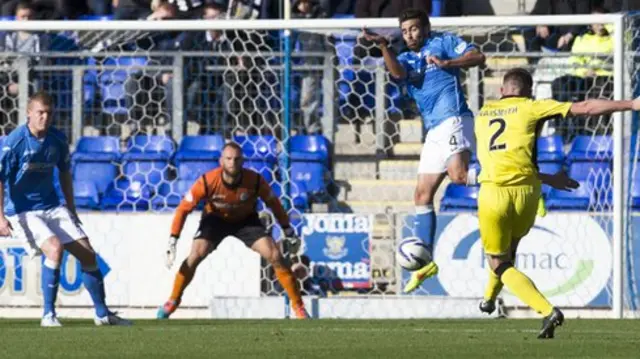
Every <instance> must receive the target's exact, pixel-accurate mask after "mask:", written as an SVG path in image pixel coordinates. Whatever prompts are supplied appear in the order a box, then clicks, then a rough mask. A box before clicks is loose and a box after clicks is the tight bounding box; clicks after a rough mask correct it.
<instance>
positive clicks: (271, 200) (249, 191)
mask: <svg viewBox="0 0 640 359" xmlns="http://www.w3.org/2000/svg"><path fill="white" fill-rule="evenodd" d="M258 198H260V199H262V200H263V201H264V202H265V204H266V205H267V206H268V207H269V208H270V209H271V210H272V211H273V213H274V215H275V216H276V218H277V219H278V223H280V225H281V226H283V227H288V226H289V217H288V216H287V213H286V212H285V210H284V208H283V207H282V204H281V203H280V200H279V199H278V198H277V197H276V196H275V195H274V194H273V192H272V190H271V187H269V184H268V183H267V181H266V180H265V179H264V178H263V177H262V176H261V175H260V174H258V173H256V172H254V171H252V170H248V169H244V168H243V169H242V173H241V178H240V181H239V183H237V184H235V185H229V184H227V183H225V182H224V181H223V180H222V168H217V169H215V170H212V171H209V172H207V173H206V174H204V175H202V176H201V177H200V178H198V179H197V180H196V182H195V183H194V184H193V186H192V187H191V190H189V192H187V194H186V195H185V196H184V198H183V199H182V201H181V202H180V205H179V206H178V208H177V209H176V213H175V216H174V217H173V223H172V224H171V235H172V236H176V237H179V236H180V232H182V228H183V227H184V222H185V220H186V219H187V215H188V214H189V213H191V211H193V209H194V208H196V206H197V205H198V203H200V201H202V200H204V201H205V206H204V215H215V216H218V217H220V218H222V219H224V220H225V221H229V222H231V223H236V222H240V221H242V220H244V219H246V218H248V217H249V216H252V215H256V214H257V211H256V204H257V201H258Z"/></svg>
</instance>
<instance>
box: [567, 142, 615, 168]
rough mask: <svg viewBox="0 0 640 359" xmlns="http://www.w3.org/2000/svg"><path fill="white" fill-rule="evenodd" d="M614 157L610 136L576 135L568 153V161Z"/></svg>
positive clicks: (600, 159) (599, 159)
mask: <svg viewBox="0 0 640 359" xmlns="http://www.w3.org/2000/svg"><path fill="white" fill-rule="evenodd" d="M612 157H613V140H612V138H611V137H610V136H576V138H575V139H574V140H573V143H572V144H571V149H570V150H569V154H568V155H567V162H568V163H572V162H575V161H605V160H610V159H611V158H612Z"/></svg>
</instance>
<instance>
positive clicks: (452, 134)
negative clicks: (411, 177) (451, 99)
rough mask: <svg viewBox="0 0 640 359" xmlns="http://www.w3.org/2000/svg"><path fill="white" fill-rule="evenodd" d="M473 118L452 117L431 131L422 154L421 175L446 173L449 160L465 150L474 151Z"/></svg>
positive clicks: (419, 168)
mask: <svg viewBox="0 0 640 359" xmlns="http://www.w3.org/2000/svg"><path fill="white" fill-rule="evenodd" d="M475 138H476V137H475V134H474V133H473V116H468V115H467V116H462V117H450V118H448V119H446V120H444V121H443V122H442V123H440V124H439V125H437V126H436V127H434V128H432V129H430V130H429V132H428V133H427V136H426V138H425V140H424V145H423V146H422V152H421V153H420V164H419V165H418V174H420V173H445V172H447V163H448V161H449V158H450V157H451V156H453V155H455V154H456V153H460V152H462V151H464V150H470V151H474V150H475V147H476V140H475Z"/></svg>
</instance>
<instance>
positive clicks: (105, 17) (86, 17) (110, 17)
mask: <svg viewBox="0 0 640 359" xmlns="http://www.w3.org/2000/svg"><path fill="white" fill-rule="evenodd" d="M113 18H114V17H113V15H81V16H80V17H78V20H83V21H111V20H113Z"/></svg>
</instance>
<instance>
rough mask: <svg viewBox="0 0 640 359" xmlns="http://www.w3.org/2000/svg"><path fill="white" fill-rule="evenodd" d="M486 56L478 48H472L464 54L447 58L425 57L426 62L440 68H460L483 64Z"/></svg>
mask: <svg viewBox="0 0 640 359" xmlns="http://www.w3.org/2000/svg"><path fill="white" fill-rule="evenodd" d="M485 61H486V57H485V56H484V54H483V53H482V52H480V50H477V49H473V50H469V51H467V52H465V53H464V55H462V56H460V57H458V58H455V59H449V60H441V59H439V58H437V57H434V56H429V58H427V62H428V63H433V64H435V65H436V66H438V67H440V68H462V69H468V68H470V67H475V66H480V65H482V64H484V63H485Z"/></svg>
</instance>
